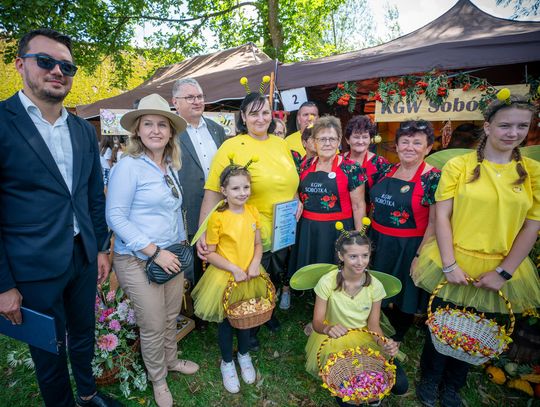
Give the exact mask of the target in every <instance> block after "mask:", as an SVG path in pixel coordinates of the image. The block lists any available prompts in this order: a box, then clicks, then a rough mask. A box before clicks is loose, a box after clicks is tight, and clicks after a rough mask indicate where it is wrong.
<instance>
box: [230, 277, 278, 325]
mask: <svg viewBox="0 0 540 407" xmlns="http://www.w3.org/2000/svg"><path fill="white" fill-rule="evenodd" d="M256 278H262V279H264V281H265V282H266V297H259V298H250V299H246V300H243V301H238V302H235V303H234V304H229V299H230V297H231V293H232V290H233V289H234V287H236V286H237V285H238V284H242V282H240V283H237V282H236V281H234V278H233V277H232V276H231V278H230V279H229V282H228V284H227V287H226V288H225V292H224V293H223V307H224V309H225V314H226V315H227V319H228V320H229V323H230V324H231V326H232V327H233V328H237V329H250V328H255V327H256V326H259V325H262V324H264V323H265V322H267V321H269V320H270V318H271V317H272V311H273V310H274V307H275V306H276V304H275V298H276V289H275V288H274V285H273V284H272V282H271V281H270V279H269V278H268V276H267V275H265V274H264V275H263V274H261V275H259V276H258V277H256Z"/></svg>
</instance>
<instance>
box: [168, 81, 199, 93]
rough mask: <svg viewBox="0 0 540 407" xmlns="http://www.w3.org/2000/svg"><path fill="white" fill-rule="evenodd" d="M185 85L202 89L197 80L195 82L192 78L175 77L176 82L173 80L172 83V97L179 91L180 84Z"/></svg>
mask: <svg viewBox="0 0 540 407" xmlns="http://www.w3.org/2000/svg"><path fill="white" fill-rule="evenodd" d="M185 85H193V86H196V87H197V88H199V89H200V90H201V91H202V88H201V85H199V82H197V81H196V80H195V79H193V78H182V79H177V80H176V82H174V85H173V90H172V95H173V97H174V96H176V95H178V93H179V92H180V89H181V88H182V86H185Z"/></svg>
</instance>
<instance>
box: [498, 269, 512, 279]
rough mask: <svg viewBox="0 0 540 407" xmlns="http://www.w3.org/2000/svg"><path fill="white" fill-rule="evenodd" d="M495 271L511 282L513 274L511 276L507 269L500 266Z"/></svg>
mask: <svg viewBox="0 0 540 407" xmlns="http://www.w3.org/2000/svg"><path fill="white" fill-rule="evenodd" d="M495 271H496V272H497V273H498V274H499V275H500V276H501V277H502V278H504V279H505V280H506V281H508V280H510V279H511V278H512V274H510V273H509V272H508V271H506V270H505V269H503V268H502V267H500V266H497V267H496V268H495Z"/></svg>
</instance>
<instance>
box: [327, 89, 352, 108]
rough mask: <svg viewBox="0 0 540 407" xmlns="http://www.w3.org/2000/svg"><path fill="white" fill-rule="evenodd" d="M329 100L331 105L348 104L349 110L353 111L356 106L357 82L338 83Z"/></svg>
mask: <svg viewBox="0 0 540 407" xmlns="http://www.w3.org/2000/svg"><path fill="white" fill-rule="evenodd" d="M327 102H328V104H329V105H330V106H332V105H333V104H337V105H339V106H347V108H348V110H349V112H351V113H352V112H353V111H354V108H355V106H356V82H342V83H338V84H337V87H336V88H335V89H334V90H333V91H332V92H330V96H328V100H327Z"/></svg>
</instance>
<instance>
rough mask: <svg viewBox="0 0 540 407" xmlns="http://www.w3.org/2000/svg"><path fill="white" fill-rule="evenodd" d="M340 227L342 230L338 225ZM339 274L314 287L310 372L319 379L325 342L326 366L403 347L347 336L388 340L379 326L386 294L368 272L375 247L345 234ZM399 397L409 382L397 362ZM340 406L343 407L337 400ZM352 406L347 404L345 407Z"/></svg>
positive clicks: (308, 351) (360, 236)
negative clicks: (358, 350) (350, 351)
mask: <svg viewBox="0 0 540 407" xmlns="http://www.w3.org/2000/svg"><path fill="white" fill-rule="evenodd" d="M338 227H340V228H341V227H342V225H339V222H338ZM336 252H337V255H338V257H339V261H340V264H339V268H338V269H335V270H333V271H330V272H329V273H327V274H325V275H324V276H323V277H321V279H320V280H319V282H318V283H317V285H316V286H315V294H316V299H315V309H314V311H313V332H312V333H311V335H310V336H309V339H308V342H307V345H306V358H307V361H306V370H307V371H308V372H309V373H311V374H313V375H317V373H318V366H317V352H318V350H319V347H320V345H321V343H322V342H323V340H324V339H326V338H327V337H328V336H329V337H330V338H332V339H331V340H330V341H329V342H328V343H327V344H326V345H325V346H324V347H323V349H322V350H321V359H322V363H323V364H324V363H325V362H326V360H327V359H328V356H329V355H330V354H331V353H335V352H339V351H342V350H344V349H347V348H354V347H356V346H359V345H361V346H367V347H370V348H372V349H376V350H380V349H381V346H382V349H383V350H384V352H385V353H387V354H389V355H390V356H395V355H396V354H397V353H398V345H397V343H396V342H394V341H393V340H391V339H388V342H386V343H384V344H383V343H382V340H381V339H380V338H378V337H372V336H371V335H370V334H368V333H364V332H350V333H347V332H348V329H353V328H366V327H367V328H368V329H369V330H371V331H374V332H376V333H378V334H380V335H383V331H382V330H381V327H380V324H379V318H380V314H381V300H382V299H383V298H384V297H385V295H386V293H385V290H384V287H383V285H382V283H381V282H380V281H379V280H377V279H376V278H375V277H374V276H373V275H371V274H370V273H369V272H368V271H367V266H368V264H369V259H370V255H371V243H370V241H369V239H368V237H367V236H365V234H363V233H362V232H358V231H351V232H348V231H342V233H341V235H340V237H339V238H338V240H337V241H336ZM396 365H397V370H396V384H395V385H394V387H393V389H392V393H394V394H404V393H405V392H406V391H407V388H408V382H407V377H406V375H405V372H404V371H403V369H402V368H401V367H400V366H399V364H398V363H397V361H396ZM337 401H338V404H340V405H341V403H342V401H341V400H339V399H338V400H337ZM343 405H347V404H343Z"/></svg>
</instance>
